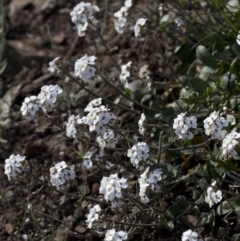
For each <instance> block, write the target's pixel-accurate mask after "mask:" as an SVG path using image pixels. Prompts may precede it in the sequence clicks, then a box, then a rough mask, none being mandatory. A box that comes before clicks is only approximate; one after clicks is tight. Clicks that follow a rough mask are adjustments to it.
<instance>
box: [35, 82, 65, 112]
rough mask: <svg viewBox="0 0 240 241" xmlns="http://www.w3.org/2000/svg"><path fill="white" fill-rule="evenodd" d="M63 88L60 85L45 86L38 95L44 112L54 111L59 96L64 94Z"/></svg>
mask: <svg viewBox="0 0 240 241" xmlns="http://www.w3.org/2000/svg"><path fill="white" fill-rule="evenodd" d="M62 91H63V90H62V88H60V87H59V86H58V85H44V86H42V88H41V92H40V94H39V95H38V100H39V102H40V104H41V107H42V109H43V111H44V112H49V111H52V109H53V107H54V103H55V102H56V101H57V97H58V95H60V94H61V93H62Z"/></svg>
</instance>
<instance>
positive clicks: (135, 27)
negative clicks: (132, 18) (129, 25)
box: [133, 18, 147, 37]
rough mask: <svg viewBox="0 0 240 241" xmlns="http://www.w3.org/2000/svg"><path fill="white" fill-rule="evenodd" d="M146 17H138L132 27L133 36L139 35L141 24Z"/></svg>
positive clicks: (142, 24)
mask: <svg viewBox="0 0 240 241" xmlns="http://www.w3.org/2000/svg"><path fill="white" fill-rule="evenodd" d="M146 21H147V19H146V18H139V19H138V20H137V22H136V24H135V25H134V27H133V29H134V34H135V37H138V36H141V33H140V32H141V28H142V26H144V25H145V23H146Z"/></svg>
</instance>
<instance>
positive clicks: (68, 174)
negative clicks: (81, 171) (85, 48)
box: [62, 166, 76, 181]
mask: <svg viewBox="0 0 240 241" xmlns="http://www.w3.org/2000/svg"><path fill="white" fill-rule="evenodd" d="M62 172H63V174H64V178H65V180H66V181H68V180H73V179H75V177H76V174H75V171H74V166H71V167H70V169H64V170H63V171H62Z"/></svg>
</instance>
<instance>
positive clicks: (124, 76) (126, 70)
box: [120, 61, 132, 88]
mask: <svg viewBox="0 0 240 241" xmlns="http://www.w3.org/2000/svg"><path fill="white" fill-rule="evenodd" d="M131 64H132V62H131V61H129V62H128V63H127V64H125V65H122V66H121V74H120V80H121V82H122V83H123V84H124V88H127V87H128V78H129V77H130V68H131Z"/></svg>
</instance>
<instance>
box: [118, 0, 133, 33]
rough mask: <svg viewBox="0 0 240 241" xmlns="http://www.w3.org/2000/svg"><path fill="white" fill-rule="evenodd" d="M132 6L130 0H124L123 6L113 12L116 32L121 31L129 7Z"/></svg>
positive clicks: (125, 21)
mask: <svg viewBox="0 0 240 241" xmlns="http://www.w3.org/2000/svg"><path fill="white" fill-rule="evenodd" d="M131 6H132V0H125V3H124V6H123V7H121V9H120V10H119V11H117V12H116V13H114V17H115V21H114V25H115V29H116V31H117V32H118V33H123V29H124V27H125V25H126V23H127V16H128V11H129V9H130V7H131Z"/></svg>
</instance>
